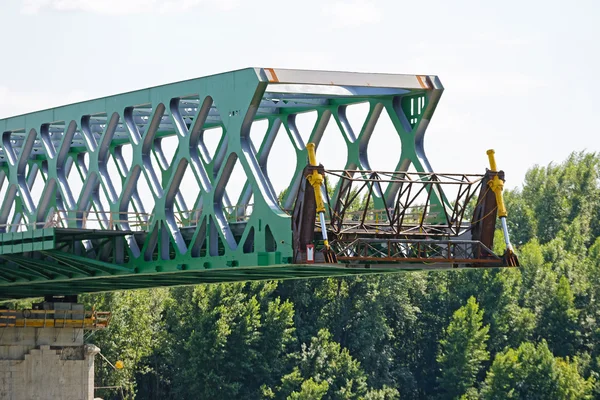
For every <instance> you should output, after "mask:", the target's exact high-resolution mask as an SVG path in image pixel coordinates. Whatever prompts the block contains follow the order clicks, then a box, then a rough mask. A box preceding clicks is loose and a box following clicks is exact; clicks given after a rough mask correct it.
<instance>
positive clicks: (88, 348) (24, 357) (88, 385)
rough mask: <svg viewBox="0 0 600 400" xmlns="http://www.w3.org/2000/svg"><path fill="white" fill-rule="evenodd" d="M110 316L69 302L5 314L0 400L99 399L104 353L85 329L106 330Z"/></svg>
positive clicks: (1, 318) (0, 328)
mask: <svg viewBox="0 0 600 400" xmlns="http://www.w3.org/2000/svg"><path fill="white" fill-rule="evenodd" d="M98 314H103V316H101V317H99V316H98ZM106 314H107V313H96V312H85V311H84V310H83V306H82V305H81V304H76V303H66V302H63V303H48V302H44V303H40V304H38V305H34V309H32V310H0V400H46V399H48V400H60V399H65V400H66V399H69V400H74V399H75V400H79V399H81V400H88V399H89V400H92V399H94V356H95V355H96V354H98V353H99V352H100V349H99V348H98V347H96V346H94V345H92V344H84V331H86V330H90V329H92V330H93V329H102V328H105V327H106V326H107V325H108V319H109V316H107V315H106Z"/></svg>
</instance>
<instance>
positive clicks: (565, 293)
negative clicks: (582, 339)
mask: <svg viewBox="0 0 600 400" xmlns="http://www.w3.org/2000/svg"><path fill="white" fill-rule="evenodd" d="M577 314H578V311H577V309H575V306H574V296H573V292H572V291H571V285H570V284H569V280H568V279H567V278H566V277H564V276H562V277H561V278H560V280H559V281H558V285H557V287H556V291H555V292H554V293H553V296H552V300H551V302H550V304H548V306H547V307H546V308H545V309H544V311H543V312H542V315H541V320H540V324H539V330H540V334H541V335H542V336H543V337H544V338H546V340H547V341H548V346H549V347H550V349H551V350H552V351H553V353H554V354H556V355H558V356H566V355H572V354H573V353H574V349H575V340H576V332H577Z"/></svg>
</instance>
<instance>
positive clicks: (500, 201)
mask: <svg viewBox="0 0 600 400" xmlns="http://www.w3.org/2000/svg"><path fill="white" fill-rule="evenodd" d="M494 154H495V152H494V150H492V149H490V150H488V151H487V156H488V159H489V161H490V171H492V172H498V169H497V166H496V158H495V157H494ZM488 186H489V188H490V189H491V190H492V191H493V192H494V194H495V195H496V204H497V205H498V216H499V217H500V222H501V223H502V233H503V234H504V243H505V244H506V249H507V250H508V251H510V252H512V251H513V247H512V245H511V244H510V237H509V235H508V226H507V225H506V217H507V216H508V212H507V211H506V206H505V205H504V197H503V196H502V190H503V189H504V182H503V181H502V179H500V178H499V177H498V175H494V177H493V178H492V180H490V181H489V182H488Z"/></svg>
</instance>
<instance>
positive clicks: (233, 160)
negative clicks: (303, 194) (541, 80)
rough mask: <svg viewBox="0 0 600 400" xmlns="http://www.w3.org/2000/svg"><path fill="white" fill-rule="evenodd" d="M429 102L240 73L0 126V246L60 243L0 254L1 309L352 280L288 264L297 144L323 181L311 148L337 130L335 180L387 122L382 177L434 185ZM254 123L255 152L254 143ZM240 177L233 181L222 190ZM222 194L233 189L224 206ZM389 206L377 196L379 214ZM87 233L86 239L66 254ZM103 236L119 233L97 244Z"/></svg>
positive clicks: (436, 85)
mask: <svg viewBox="0 0 600 400" xmlns="http://www.w3.org/2000/svg"><path fill="white" fill-rule="evenodd" d="M442 92H443V87H442V85H441V83H440V81H439V80H438V78H437V77H436V76H418V75H391V74H363V73H346V72H327V71H302V70H283V69H271V68H248V69H243V70H239V71H234V72H229V73H224V74H219V75H214V76H209V77H204V78H198V79H192V80H187V81H183V82H178V83H172V84H168V85H163V86H158V87H153V88H149V89H144V90H139V91H134V92H130V93H124V94H120V95H116V96H110V97H105V98H101V99H96V100H90V101H86V102H82V103H77V104H72V105H67V106H62V107H57V108H53V109H49V110H44V111H39V112H34V113H30V114H26V115H21V116H17V117H12V118H7V119H4V120H0V133H1V134H2V145H1V147H0V201H2V203H1V207H0V232H3V240H4V241H8V242H10V243H17V242H19V240H21V239H20V237H21V236H23V232H24V231H27V232H29V231H38V230H39V231H43V230H47V229H48V228H54V229H56V232H58V233H57V234H58V236H60V237H61V238H62V239H61V240H58V241H52V240H53V239H55V238H54V237H53V239H51V240H50V241H49V239H48V238H47V237H46V236H44V235H41V236H40V237H41V238H42V239H40V240H45V242H44V243H41V244H39V246H37V245H31V246H29V247H26V248H23V251H22V252H21V254H20V257H21V258H24V259H27V258H30V259H31V260H32V261H31V265H27V264H26V263H24V262H22V260H21V259H17V258H16V256H15V255H14V253H15V252H14V249H13V250H6V251H4V250H2V249H3V248H5V247H6V246H3V247H2V248H0V250H1V251H0V253H2V254H3V257H2V258H1V259H0V298H9V297H31V296H37V295H41V294H50V293H60V294H72V293H80V292H91V291H100V290H109V289H122V288H136V287H151V286H163V285H171V284H183V283H195V282H220V281H232V280H247V279H280V278H281V279H283V278H293V277H304V276H330V275H339V274H347V273H360V272H361V270H349V269H346V268H339V267H334V266H328V267H325V266H321V267H319V266H310V267H308V266H304V267H305V269H303V266H299V265H291V261H292V257H293V250H292V247H291V246H292V237H291V221H290V216H289V215H288V213H286V212H285V211H284V210H285V209H291V207H292V205H293V201H294V199H295V195H296V192H297V190H298V187H299V185H300V182H301V179H303V178H302V170H303V168H304V167H305V165H306V159H307V154H306V148H305V146H306V143H308V142H309V141H310V142H314V143H316V144H317V149H318V154H319V157H320V161H321V162H322V163H323V164H324V165H325V166H327V160H328V154H332V153H335V152H336V151H339V149H337V148H330V149H326V148H323V147H319V143H320V142H321V139H322V138H323V136H324V133H325V132H326V131H327V129H328V127H331V126H334V127H337V128H338V129H339V131H340V132H341V135H342V139H343V146H345V147H346V150H345V151H346V152H347V158H346V160H345V168H346V169H363V170H371V169H372V168H371V165H370V164H371V163H372V162H373V160H372V158H373V157H372V156H371V159H369V152H368V147H369V142H370V139H371V136H372V134H373V131H374V129H375V128H376V126H377V124H378V121H379V120H380V118H381V116H382V115H385V116H386V117H387V118H389V120H390V121H391V123H392V129H391V130H390V131H389V132H386V134H387V135H389V136H390V138H392V137H396V138H399V139H400V140H399V143H401V146H400V147H399V148H397V149H394V151H395V152H396V153H397V165H396V168H395V170H396V171H408V170H409V168H411V165H412V166H413V167H412V168H414V170H416V171H418V172H432V170H431V166H430V164H429V162H428V160H427V158H426V156H425V152H424V148H423V137H424V134H425V130H426V128H427V125H428V123H429V121H430V119H431V116H432V114H433V112H434V110H435V108H436V106H437V103H438V101H439V98H440V96H441V94H442ZM359 103H360V104H364V105H366V107H367V109H368V111H367V112H366V116H364V117H363V118H364V121H361V122H360V123H359V124H354V126H353V125H352V124H351V123H350V122H349V118H348V115H347V110H348V107H351V106H352V105H354V104H359ZM309 111H312V112H313V113H314V114H315V115H316V118H315V120H314V123H312V124H311V127H310V129H309V130H308V131H307V132H301V131H300V130H299V124H297V118H299V116H301V115H304V113H306V112H309ZM261 121H266V124H265V125H267V129H266V132H265V133H264V137H258V138H257V137H253V135H251V131H252V128H253V126H254V125H255V124H257V123H260V122H261ZM215 132H217V133H220V135H217V133H215ZM282 135H283V137H284V138H285V140H287V141H288V144H291V148H293V151H290V153H289V154H286V155H285V157H284V160H285V161H286V162H288V163H291V164H292V165H293V169H294V172H293V174H292V175H291V179H290V182H289V184H288V185H287V187H288V190H287V191H286V193H285V195H284V196H283V198H282V199H279V198H278V196H279V195H280V194H279V193H276V191H275V189H274V186H273V183H272V179H270V176H269V171H268V168H267V163H268V160H269V158H270V157H273V156H274V154H273V153H272V151H271V150H272V148H273V143H274V141H275V140H276V139H277V138H279V137H281V136H282ZM217 136H220V139H219V140H217V141H215V140H214V139H215V137H217ZM211 140H212V141H213V142H214V145H213V146H212V148H211V146H210V145H209V142H210V141H211ZM167 142H168V143H169V146H170V147H171V149H170V150H169V149H168V148H167V147H169V146H166V143H167ZM390 143H392V142H390ZM240 167H241V170H242V171H243V175H244V182H243V183H242V182H234V183H232V182H230V180H231V179H230V178H231V177H232V172H233V171H234V169H235V168H238V169H239V168H240ZM190 182H191V183H190ZM231 184H237V185H240V186H241V190H240V191H239V196H235V198H231V196H230V194H229V193H228V192H229V189H228V188H229V185H231ZM395 191H397V188H396V187H394V186H393V185H390V186H389V187H388V188H387V190H386V191H385V193H384V195H383V196H381V197H379V198H378V200H377V201H378V202H379V204H378V205H379V206H381V207H382V208H383V207H385V206H386V204H387V203H389V202H391V201H393V199H394V196H395V194H396V193H395ZM190 193H192V194H193V196H191V197H190V196H189V194H190ZM196 193H197V196H196ZM436 196H438V197H442V196H443V194H440V193H436ZM436 201H438V202H443V201H444V200H443V199H442V198H438V199H437V200H436ZM280 204H281V207H280ZM90 228H93V229H95V230H96V231H97V232H99V233H98V235H99V236H98V235H96V236H93V237H88V236H77V235H75V236H73V235H71V236H69V237H70V239H68V240H67V239H66V237H67V236H68V235H67V234H66V233H65V232H67V231H68V230H71V231H72V230H79V232H80V233H81V234H82V235H83V232H84V229H85V230H89V229H90ZM61 230H62V231H61ZM103 231H104V232H107V233H108V232H120V234H117V235H113V234H111V235H109V234H107V235H106V237H105V238H104V240H102V238H101V237H102V232H103ZM61 232H62V233H61ZM19 235H21V236H19ZM53 235H54V233H53ZM61 235H62V236H61ZM13 236H14V237H13ZM26 236H27V235H26ZM32 240H33V239H32ZM33 242H35V240H33ZM49 245H52V246H53V247H52V248H51V250H49V249H48V246H49ZM36 246H37V247H36ZM44 246H46V247H44ZM38 247H39V248H38ZM48 252H51V253H53V254H50V253H48ZM61 255H62V256H61ZM85 259H88V260H89V263H88V264H90V263H91V264H93V265H96V267H97V268H96V269H94V268H91V269H90V265H86V262H85V261H84V260H85ZM43 264H45V265H47V266H48V267H47V269H46V270H43V268H42V269H40V265H43ZM98 265H103V266H104V267H103V268H99V267H98ZM73 268H75V270H78V269H80V270H81V271H83V272H81V273H77V272H76V271H75V272H73ZM411 268H412V267H411ZM248 271H250V272H248ZM86 272H87V274H86ZM362 272H376V270H369V271H366V270H362ZM379 272H381V271H379Z"/></svg>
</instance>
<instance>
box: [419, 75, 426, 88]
mask: <svg viewBox="0 0 600 400" xmlns="http://www.w3.org/2000/svg"><path fill="white" fill-rule="evenodd" d="M426 79H427V77H426V76H420V75H417V80H418V81H419V85H421V87H422V88H423V89H429V85H428V84H427V80H426Z"/></svg>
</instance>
